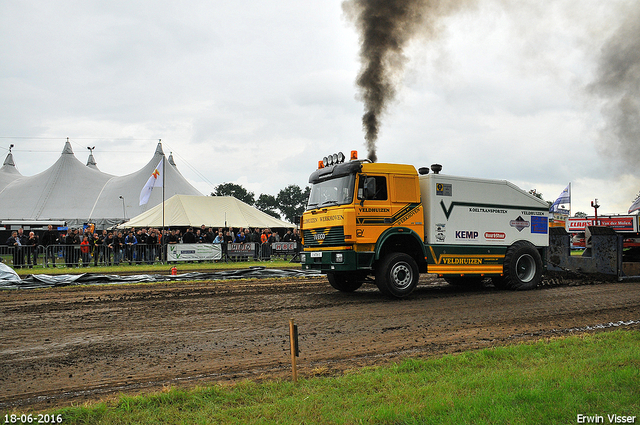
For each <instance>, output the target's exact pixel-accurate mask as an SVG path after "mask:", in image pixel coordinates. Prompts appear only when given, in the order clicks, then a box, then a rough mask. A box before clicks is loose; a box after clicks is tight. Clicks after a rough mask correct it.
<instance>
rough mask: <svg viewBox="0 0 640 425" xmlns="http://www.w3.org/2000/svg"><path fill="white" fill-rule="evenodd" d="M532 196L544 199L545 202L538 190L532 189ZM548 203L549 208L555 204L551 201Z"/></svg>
mask: <svg viewBox="0 0 640 425" xmlns="http://www.w3.org/2000/svg"><path fill="white" fill-rule="evenodd" d="M529 193H530V194H532V195H533V196H535V197H536V198H538V199H542V200H543V201H544V198H543V197H542V193H541V192H538V191H537V190H536V189H531V190H530V191H529ZM545 202H546V203H547V205H548V206H549V208H551V205H553V202H551V201H545Z"/></svg>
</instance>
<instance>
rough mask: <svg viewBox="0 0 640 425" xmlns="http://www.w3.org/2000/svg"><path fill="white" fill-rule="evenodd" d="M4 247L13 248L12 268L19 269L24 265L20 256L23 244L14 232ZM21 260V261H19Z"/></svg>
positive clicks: (21, 255) (22, 257)
mask: <svg viewBox="0 0 640 425" xmlns="http://www.w3.org/2000/svg"><path fill="white" fill-rule="evenodd" d="M6 245H8V246H11V247H13V267H14V268H16V269H21V268H22V267H23V265H24V255H23V254H22V248H23V245H24V244H23V243H22V241H21V240H20V237H19V236H18V232H16V231H15V230H14V231H13V232H11V236H9V239H7V242H6ZM21 259H22V261H20V260H21Z"/></svg>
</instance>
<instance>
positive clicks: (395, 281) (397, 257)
mask: <svg viewBox="0 0 640 425" xmlns="http://www.w3.org/2000/svg"><path fill="white" fill-rule="evenodd" d="M419 277H420V274H419V271H418V265H417V264H416V262H415V260H414V259H413V258H411V256H409V255H407V254H404V253H401V252H396V253H393V254H389V255H387V256H386V257H384V258H383V259H382V262H381V263H380V266H379V267H378V268H377V270H376V286H377V287H378V289H380V292H382V293H383V294H385V295H391V296H394V297H396V298H404V297H407V296H409V294H411V293H412V292H413V290H414V289H415V287H416V285H417V284H418V279H419Z"/></svg>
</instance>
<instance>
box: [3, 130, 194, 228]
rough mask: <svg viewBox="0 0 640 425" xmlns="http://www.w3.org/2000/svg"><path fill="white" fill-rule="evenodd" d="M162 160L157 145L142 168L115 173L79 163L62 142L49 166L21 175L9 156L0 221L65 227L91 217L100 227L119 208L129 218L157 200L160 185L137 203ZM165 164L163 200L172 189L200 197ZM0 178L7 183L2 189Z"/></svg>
mask: <svg viewBox="0 0 640 425" xmlns="http://www.w3.org/2000/svg"><path fill="white" fill-rule="evenodd" d="M163 158H164V153H163V152H162V145H161V144H160V143H158V146H157V147H156V151H155V154H154V156H153V157H152V159H151V161H149V163H148V164H147V165H146V166H144V167H143V168H142V169H140V170H138V171H136V172H134V173H131V174H128V175H126V176H122V177H118V176H113V175H111V174H107V173H103V172H101V171H100V170H98V169H97V167H95V168H93V167H91V166H88V165H89V164H87V165H84V164H82V163H81V162H80V161H79V160H78V159H77V158H76V157H75V155H74V154H73V150H72V149H71V144H70V143H69V142H68V141H67V142H66V144H65V146H64V149H63V151H62V154H61V155H60V158H59V159H58V160H57V161H56V162H55V163H54V164H53V165H52V166H51V167H49V168H48V169H47V170H45V171H43V172H42V173H40V174H36V175H34V176H30V177H23V176H21V175H20V173H18V172H17V170H16V169H15V165H14V164H13V157H9V156H8V157H7V159H6V160H5V165H3V167H2V168H0V220H2V219H12V220H64V221H66V222H67V223H68V224H69V225H70V226H77V225H81V224H82V223H86V222H88V221H91V222H92V223H96V224H97V225H98V226H99V227H106V226H112V225H114V224H117V223H121V222H122V221H123V219H124V217H123V216H124V214H123V209H124V210H125V211H126V216H127V217H131V216H134V215H138V214H140V213H142V212H143V211H146V210H147V209H149V208H151V207H153V206H154V205H158V204H160V203H161V202H162V189H161V188H156V189H154V190H153V192H152V194H151V198H150V199H149V202H148V203H147V205H143V206H139V205H138V203H139V198H140V191H141V190H142V188H143V187H144V185H145V183H146V182H147V180H148V179H149V177H150V176H151V173H152V172H153V170H154V169H155V167H156V166H157V165H158V163H159V162H160V160H161V159H163ZM165 165H166V161H165ZM11 167H12V168H11ZM165 168H166V177H165V185H166V187H165V199H166V198H168V197H170V196H172V195H174V194H177V193H182V194H188V195H201V193H200V192H199V191H198V190H197V189H196V188H194V187H193V186H192V185H191V184H190V183H189V182H188V181H187V180H186V179H185V178H184V177H183V176H182V174H180V172H179V171H178V169H177V168H176V167H175V166H173V165H168V166H166V167H165ZM16 173H17V174H16ZM14 176H15V177H14ZM4 179H6V181H7V183H6V185H5V186H4V187H3V182H4V181H5V180H4ZM123 203H124V205H123ZM123 206H124V208H123Z"/></svg>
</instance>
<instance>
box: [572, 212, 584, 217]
mask: <svg viewBox="0 0 640 425" xmlns="http://www.w3.org/2000/svg"><path fill="white" fill-rule="evenodd" d="M573 216H574V217H578V218H587V213H585V212H582V211H578V212H577V213H575V214H574V215H573Z"/></svg>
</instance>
